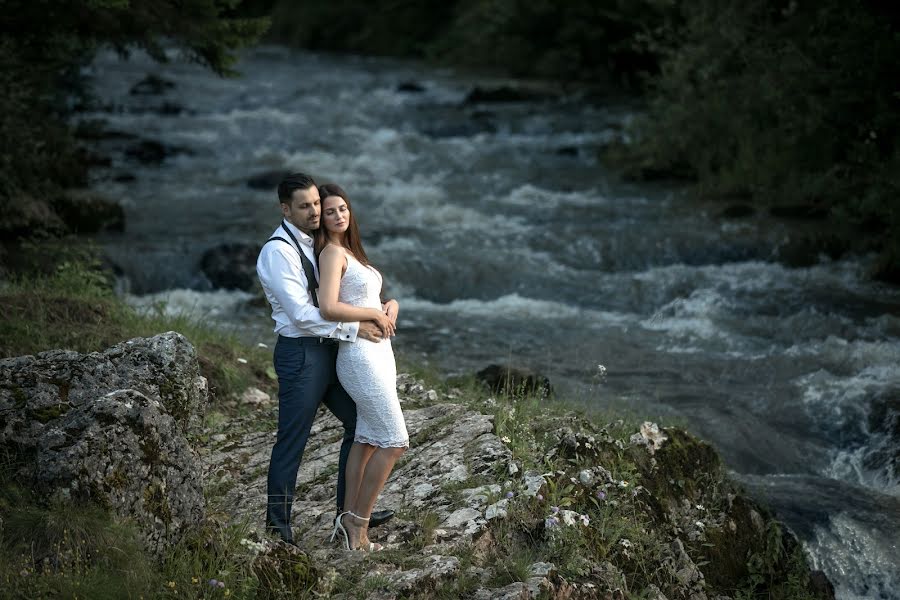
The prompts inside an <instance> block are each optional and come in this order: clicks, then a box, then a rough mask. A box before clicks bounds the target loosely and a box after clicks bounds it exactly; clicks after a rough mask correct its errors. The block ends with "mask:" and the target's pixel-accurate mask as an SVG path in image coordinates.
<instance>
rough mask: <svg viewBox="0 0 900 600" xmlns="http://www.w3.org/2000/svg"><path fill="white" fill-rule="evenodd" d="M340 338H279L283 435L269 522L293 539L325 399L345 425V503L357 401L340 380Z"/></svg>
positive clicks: (340, 489) (274, 465) (275, 455)
mask: <svg viewBox="0 0 900 600" xmlns="http://www.w3.org/2000/svg"><path fill="white" fill-rule="evenodd" d="M337 349H338V346H337V343H335V342H325V343H321V342H319V341H318V340H317V339H316V338H287V337H282V336H279V337H278V343H277V344H276V345H275V373H276V374H277V375H278V439H277V440H276V442H275V447H273V448H272V459H271V461H270V462H269V478H268V485H267V492H268V496H269V500H268V507H267V509H266V527H267V528H269V529H270V530H274V531H276V532H278V533H279V534H280V535H281V537H282V539H284V540H292V539H293V534H292V533H291V506H292V504H293V502H294V489H295V487H296V485H297V471H298V469H299V468H300V459H302V458H303V449H304V448H305V447H306V441H307V440H308V439H309V431H310V429H311V428H312V424H313V420H314V419H315V416H316V411H317V410H318V408H319V404H320V403H322V402H324V403H325V406H327V407H328V409H329V410H330V411H331V412H332V413H334V415H335V416H336V417H337V418H338V419H339V420H340V421H341V423H342V424H343V426H344V440H343V443H342V444H341V452H340V458H339V459H338V483H337V506H338V509H341V508H343V505H344V487H345V482H344V469H345V468H346V466H347V456H348V455H349V454H350V447H351V446H352V445H353V436H354V434H355V432H356V404H354V403H353V400H352V399H351V398H350V396H349V395H348V394H347V392H346V391H344V388H343V387H342V386H341V384H340V382H338V379H337V374H336V373H335V369H334V361H335V359H336V358H337Z"/></svg>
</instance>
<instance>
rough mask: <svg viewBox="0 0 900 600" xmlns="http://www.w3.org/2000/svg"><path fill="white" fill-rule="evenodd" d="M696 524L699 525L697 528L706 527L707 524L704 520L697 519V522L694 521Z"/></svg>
mask: <svg viewBox="0 0 900 600" xmlns="http://www.w3.org/2000/svg"><path fill="white" fill-rule="evenodd" d="M694 525H695V526H696V527H697V529H704V528H705V527H706V525H704V524H703V521H697V522H696V523H694Z"/></svg>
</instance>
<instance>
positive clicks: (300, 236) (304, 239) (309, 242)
mask: <svg viewBox="0 0 900 600" xmlns="http://www.w3.org/2000/svg"><path fill="white" fill-rule="evenodd" d="M281 222H282V223H284V224H285V225H287V228H288V229H290V231H291V233H293V234H294V235H295V236H296V237H297V241H298V242H300V243H301V244H304V245H306V246H309V247H310V248H312V247H313V239H312V237H311V236H309V235H308V234H306V233H303V232H302V231H300V229H298V228H297V226H296V225H294V224H293V223H291V222H290V221H288V220H287V219H282V220H281Z"/></svg>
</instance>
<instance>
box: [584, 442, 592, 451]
mask: <svg viewBox="0 0 900 600" xmlns="http://www.w3.org/2000/svg"><path fill="white" fill-rule="evenodd" d="M584 447H585V448H587V449H588V450H590V449H591V448H593V446H591V443H590V442H585V443H584Z"/></svg>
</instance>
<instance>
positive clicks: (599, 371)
mask: <svg viewBox="0 0 900 600" xmlns="http://www.w3.org/2000/svg"><path fill="white" fill-rule="evenodd" d="M597 375H599V376H600V379H603V378H604V377H606V367H604V366H603V365H597Z"/></svg>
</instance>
